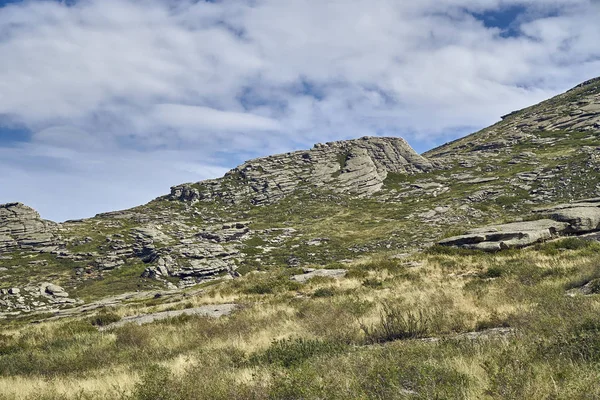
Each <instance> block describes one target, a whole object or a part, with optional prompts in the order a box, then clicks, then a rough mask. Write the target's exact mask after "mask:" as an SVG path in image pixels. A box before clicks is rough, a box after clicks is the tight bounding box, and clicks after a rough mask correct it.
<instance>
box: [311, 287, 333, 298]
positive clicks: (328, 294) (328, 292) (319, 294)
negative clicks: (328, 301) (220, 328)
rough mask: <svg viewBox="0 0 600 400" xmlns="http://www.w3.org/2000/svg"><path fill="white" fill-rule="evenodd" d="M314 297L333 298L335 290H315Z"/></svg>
mask: <svg viewBox="0 0 600 400" xmlns="http://www.w3.org/2000/svg"><path fill="white" fill-rule="evenodd" d="M312 296H313V297H333V296H335V289H333V288H320V289H317V290H315V292H314V293H313V295H312Z"/></svg>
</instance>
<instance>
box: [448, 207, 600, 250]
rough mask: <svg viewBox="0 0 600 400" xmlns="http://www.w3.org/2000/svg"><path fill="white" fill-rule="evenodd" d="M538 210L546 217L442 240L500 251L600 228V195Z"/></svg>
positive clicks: (483, 229)
mask: <svg viewBox="0 0 600 400" xmlns="http://www.w3.org/2000/svg"><path fill="white" fill-rule="evenodd" d="M535 212H536V213H538V214H541V215H542V216H545V217H546V219H540V220H537V221H527V222H514V223H510V224H504V225H490V226H486V227H483V228H476V229H471V230H469V231H467V232H466V233H465V234H464V235H460V236H454V237H451V238H447V239H444V240H442V241H440V242H439V243H438V244H440V245H442V246H455V247H462V248H466V249H474V250H484V251H497V250H502V249H508V248H520V247H525V246H529V245H532V244H534V243H537V242H541V241H544V240H548V239H551V238H554V237H557V236H561V235H572V234H585V233H590V232H598V231H599V230H600V198H594V199H585V200H579V201H576V202H573V203H567V204H558V205H556V206H552V207H546V208H539V209H537V210H535Z"/></svg>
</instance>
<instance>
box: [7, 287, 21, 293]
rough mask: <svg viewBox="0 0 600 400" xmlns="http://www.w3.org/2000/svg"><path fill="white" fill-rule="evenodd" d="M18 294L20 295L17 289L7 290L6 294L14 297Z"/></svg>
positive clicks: (19, 290)
mask: <svg viewBox="0 0 600 400" xmlns="http://www.w3.org/2000/svg"><path fill="white" fill-rule="evenodd" d="M19 293H21V289H19V288H10V289H8V294H13V295H16V294H19Z"/></svg>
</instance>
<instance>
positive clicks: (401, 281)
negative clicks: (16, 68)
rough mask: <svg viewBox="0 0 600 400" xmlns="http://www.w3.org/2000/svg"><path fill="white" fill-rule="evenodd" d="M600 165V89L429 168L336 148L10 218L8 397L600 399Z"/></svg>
mask: <svg viewBox="0 0 600 400" xmlns="http://www.w3.org/2000/svg"><path fill="white" fill-rule="evenodd" d="M599 150H600V78H596V79H592V80H589V81H587V82H584V83H582V84H581V85H578V86H577V87H575V88H573V89H571V90H569V91H567V92H566V93H564V94H561V95H559V96H557V97H554V98H552V99H550V100H547V101H544V102H542V103H540V104H537V105H534V106H532V107H528V108H526V109H523V110H519V111H515V112H512V113H510V114H508V115H506V116H504V117H502V120H501V121H500V122H498V123H497V124H495V125H493V126H491V127H489V128H485V129H483V130H481V131H479V132H476V133H473V134H472V135H469V136H466V137H464V138H461V139H458V140H455V141H453V142H450V143H447V144H445V145H443V146H440V147H438V148H436V149H433V150H430V151H428V152H426V153H424V154H422V155H419V154H417V153H416V152H415V151H414V150H413V149H412V148H411V147H410V146H409V144H408V143H407V142H406V141H405V140H404V139H401V138H395V137H363V138H359V139H355V140H346V141H338V142H330V143H321V144H316V145H315V146H314V147H313V148H312V149H310V150H305V151H296V152H291V153H285V154H279V155H273V156H269V157H264V158H258V159H254V160H250V161H247V162H245V163H244V164H242V165H240V166H238V167H236V168H234V169H232V170H231V171H229V172H228V173H227V174H225V176H223V177H222V178H219V179H213V180H206V181H201V182H195V183H185V184H179V185H176V186H173V187H172V188H171V190H170V193H168V194H165V195H164V196H161V197H159V198H157V199H154V200H152V201H150V202H149V203H147V204H145V205H141V206H138V207H134V208H132V209H128V210H122V211H114V212H108V213H103V214H99V215H97V216H95V217H93V218H89V219H82V220H72V221H67V222H64V223H54V222H51V221H46V220H44V219H42V218H41V216H40V215H39V214H38V213H37V212H36V211H35V210H33V209H31V208H30V207H27V206H26V205H23V204H21V203H8V204H4V205H0V325H2V326H3V327H4V328H6V329H5V331H6V332H8V333H7V334H4V333H3V334H0V377H2V376H6V377H8V378H7V379H13V378H15V379H16V377H18V378H19V379H21V380H22V382H24V383H23V384H22V385H21V386H18V388H17V389H15V388H13V386H11V385H13V383H14V382H16V381H14V380H11V381H10V382H12V383H11V384H6V382H8V381H6V382H5V381H3V380H2V379H3V378H0V397H2V395H3V391H6V392H7V393H8V392H10V391H11V390H12V392H10V393H14V394H15V395H14V396H13V397H7V398H39V397H36V396H38V395H39V394H40V393H41V392H44V393H46V392H47V393H51V394H49V395H48V396H49V397H45V398H48V399H50V398H61V399H62V398H83V397H77V396H84V397H85V398H128V399H129V398H136V399H137V398H140V399H147V398H180V399H186V398H239V399H242V398H244V399H245V398H259V399H262V398H265V399H266V398H269V399H273V398H298V396H300V394H299V393H301V394H302V395H301V397H302V398H340V399H342V398H343V399H347V398H357V399H358V398H469V399H479V398H490V399H492V398H583V397H586V396H587V398H595V396H600V392H598V390H597V389H590V388H591V387H595V386H594V385H593V384H590V383H593V382H596V380H597V361H598V360H600V355H599V354H600V353H598V346H597V344H598V340H599V339H598V338H599V337H600V336H599V335H598V332H600V330H599V329H598V326H600V325H599V323H598V320H597V309H598V301H597V293H600V272H599V271H598V268H597V265H599V263H600V256H598V254H600V244H598V239H599V237H600V234H599V231H600V152H599ZM165 192H166V190H165ZM230 314H231V315H230ZM159 320H163V321H159ZM31 322H35V323H36V324H35V325H30V323H31ZM138 325H139V326H138ZM142 325H143V326H142ZM517 333H518V335H517ZM441 339H445V340H441ZM190 360H191V361H190ZM152 363H154V364H156V365H154V364H153V365H150V366H146V365H147V364H152ZM138 370H140V371H142V372H140V373H138V372H137V371H138ZM182 371H183V372H182ZM90 374H94V375H93V379H94V382H95V383H94V384H91V383H90V381H89V379H91V378H90V376H91V375H90ZM207 377H210V378H211V379H206V378H207ZM551 377H552V379H551ZM63 379H67V380H68V381H69V382H78V383H77V384H76V385H75V384H71V383H70V384H69V385H71V386H69V385H65V384H63V383H61V382H64V381H63ZM549 381H552V385H550V384H546V383H545V382H549ZM19 382H20V381H19ZM114 382H121V383H122V385H123V386H122V387H116V386H115V384H114ZM524 382H526V383H527V384H525V383H524ZM96 384H97V385H99V388H98V391H94V390H93V389H90V387H94V385H96ZM36 385H37V386H36ZM73 385H75V386H73ZM596 386H597V385H596ZM15 387H17V386H15ZM36 388H42V389H36ZM590 390H591V392H590ZM24 393H28V394H27V395H24ZM52 393H54V394H56V395H55V397H52V396H54V394H52ZM129 395H131V396H133V397H128V396H129ZM336 396H337V397H336Z"/></svg>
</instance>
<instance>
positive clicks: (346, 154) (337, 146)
mask: <svg viewBox="0 0 600 400" xmlns="http://www.w3.org/2000/svg"><path fill="white" fill-rule="evenodd" d="M432 169H434V165H433V164H432V163H431V162H430V161H429V160H427V159H426V158H425V157H423V156H421V155H419V154H417V153H416V152H415V151H414V150H413V149H412V148H411V147H410V146H409V145H408V143H407V142H406V141H405V140H404V139H401V138H394V137H388V138H384V137H364V138H361V139H356V140H346V141H339V142H329V143H325V144H319V145H318V146H317V145H316V146H314V147H313V148H312V149H311V150H308V151H297V152H292V153H286V154H280V155H275V156H269V157H264V158H259V159H254V160H250V161H247V162H245V163H244V164H242V165H240V166H239V167H237V168H234V169H233V170H231V171H229V172H228V173H227V174H226V175H225V176H224V177H223V178H221V179H213V180H207V181H202V182H198V183H195V184H184V185H179V186H174V187H172V188H171V194H170V196H169V198H170V199H172V200H180V201H186V202H195V201H212V200H214V199H219V200H221V201H224V202H226V203H230V204H237V203H239V202H241V201H243V200H248V199H249V200H250V202H251V203H253V204H256V205H261V204H272V203H274V202H277V201H279V200H281V199H282V198H284V197H286V196H288V195H290V194H291V193H293V192H294V191H296V190H297V189H298V188H300V187H302V186H303V185H306V184H308V187H312V188H323V189H327V190H332V191H334V192H338V193H351V194H354V195H358V196H367V195H370V194H373V193H376V192H378V191H380V190H381V188H382V187H383V182H384V180H385V179H386V177H387V175H388V173H401V174H414V173H418V172H425V171H430V170H432ZM231 185H235V186H236V189H235V190H229V188H230V186H231Z"/></svg>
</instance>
